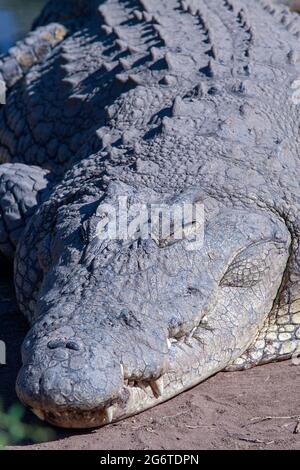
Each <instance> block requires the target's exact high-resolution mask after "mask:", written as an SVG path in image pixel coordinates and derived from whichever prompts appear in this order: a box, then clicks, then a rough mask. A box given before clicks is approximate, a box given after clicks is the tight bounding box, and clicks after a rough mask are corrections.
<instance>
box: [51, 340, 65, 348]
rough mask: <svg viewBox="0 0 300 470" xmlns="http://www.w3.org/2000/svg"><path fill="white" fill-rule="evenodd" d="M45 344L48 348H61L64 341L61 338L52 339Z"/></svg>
mask: <svg viewBox="0 0 300 470" xmlns="http://www.w3.org/2000/svg"><path fill="white" fill-rule="evenodd" d="M47 346H48V348H49V349H57V348H63V347H64V346H65V342H64V341H63V340H62V339H52V340H50V341H49V342H48V344H47Z"/></svg>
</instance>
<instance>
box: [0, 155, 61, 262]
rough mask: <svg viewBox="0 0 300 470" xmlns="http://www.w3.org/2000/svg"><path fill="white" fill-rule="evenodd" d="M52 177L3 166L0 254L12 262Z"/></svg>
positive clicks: (31, 169) (0, 173)
mask: <svg viewBox="0 0 300 470" xmlns="http://www.w3.org/2000/svg"><path fill="white" fill-rule="evenodd" d="M52 184H53V181H52V178H51V175H50V173H49V172H48V171H47V170H44V169H42V168H39V167H34V166H27V165H22V164H18V163H14V164H10V163H7V164H3V165H1V166H0V252H1V253H2V254H3V255H4V256H5V257H6V258H9V259H12V258H13V256H14V253H15V249H16V246H17V243H18V241H19V239H20V237H21V235H22V233H23V229H24V228H25V226H26V223H27V221H28V220H29V218H30V217H31V216H32V214H33V213H34V212H35V210H36V208H37V207H38V205H39V204H40V203H41V202H42V201H43V200H44V198H45V197H47V195H49V191H50V190H51V187H52Z"/></svg>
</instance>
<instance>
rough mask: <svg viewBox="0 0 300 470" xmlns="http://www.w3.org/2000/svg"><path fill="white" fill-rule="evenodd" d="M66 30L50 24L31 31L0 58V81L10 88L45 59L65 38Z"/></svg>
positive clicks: (56, 24)
mask: <svg viewBox="0 0 300 470" xmlns="http://www.w3.org/2000/svg"><path fill="white" fill-rule="evenodd" d="M66 34H67V30H66V28H65V27H64V26H62V25H61V24H58V23H51V24H48V25H47V26H42V27H39V28H37V29H36V30H35V31H32V32H31V33H29V34H28V36H26V37H25V39H23V40H22V41H19V42H17V44H16V45H15V46H14V47H12V48H11V49H10V50H9V51H8V54H6V55H4V56H3V57H1V58H0V79H1V80H3V81H4V82H5V84H6V87H7V89H9V88H11V87H12V86H13V85H14V84H15V83H16V82H17V81H18V80H20V79H21V78H22V77H23V76H24V75H25V74H26V72H28V70H29V69H30V68H31V67H32V66H33V65H34V64H37V63H40V62H42V61H43V60H45V59H46V57H47V55H48V54H49V52H50V51H51V50H52V49H53V48H54V47H55V46H56V45H57V44H59V43H60V42H61V41H62V40H63V39H64V38H65V36H66Z"/></svg>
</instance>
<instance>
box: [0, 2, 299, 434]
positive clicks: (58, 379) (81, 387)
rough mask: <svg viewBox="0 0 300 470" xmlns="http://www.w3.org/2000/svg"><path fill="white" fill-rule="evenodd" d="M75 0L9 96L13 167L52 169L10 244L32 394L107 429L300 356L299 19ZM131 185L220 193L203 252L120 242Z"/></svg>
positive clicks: (267, 12) (213, 199) (51, 15)
mask: <svg viewBox="0 0 300 470" xmlns="http://www.w3.org/2000/svg"><path fill="white" fill-rule="evenodd" d="M67 3H68V6H67V7H66V8H67V9H66V12H65V14H64V12H58V11H57V10H56V8H55V2H50V4H49V5H48V7H46V9H45V11H44V13H43V14H42V15H41V17H40V19H39V20H38V22H37V25H38V26H39V27H41V28H43V27H47V26H43V25H46V24H47V22H48V21H51V22H58V23H61V26H62V27H65V28H66V29H67V35H66V37H65V39H64V40H63V41H62V42H61V43H60V44H58V45H56V46H54V49H53V51H52V52H49V53H48V56H47V59H46V60H42V62H41V63H40V64H35V65H33V66H32V67H31V69H30V70H29V71H26V73H25V74H24V77H23V78H20V79H19V81H18V83H17V84H16V85H15V86H14V87H13V88H12V89H11V91H10V94H9V96H8V102H7V105H6V106H4V107H3V109H2V114H1V118H0V119H1V122H2V128H3V131H2V133H1V136H0V155H2V159H3V161H6V162H7V161H9V162H12V163H14V164H18V165H20V164H21V165H24V164H31V165H37V166H39V167H40V168H39V169H37V170H36V173H35V174H34V175H33V176H32V177H33V178H34V179H35V181H36V184H35V185H34V188H32V185H31V189H30V188H29V189H28V185H26V184H25V182H24V181H25V179H23V180H22V182H20V181H19V182H18V184H19V186H20V187H21V190H20V192H21V194H22V198H25V200H27V199H26V198H28V201H32V200H34V201H36V212H35V214H34V215H32V214H30V217H29V216H27V211H26V208H25V214H24V208H23V213H22V214H21V212H22V211H21V210H19V209H18V205H17V206H16V207H15V212H14V214H15V216H14V219H17V220H18V221H19V222H20V225H19V228H20V226H21V227H23V231H22V230H21V232H22V234H21V233H20V235H19V237H20V239H19V241H16V240H15V238H14V239H12V235H11V234H13V233H15V232H14V231H13V227H12V226H11V219H9V218H7V220H5V224H4V223H3V224H2V225H0V235H1V237H0V242H1V240H2V239H5V240H6V241H5V243H6V246H7V243H8V242H9V243H10V246H14V245H17V252H16V256H15V285H16V292H17V297H18V302H19V305H20V309H21V310H22V312H23V313H24V314H25V315H26V317H27V318H28V320H29V322H30V324H31V330H30V332H29V333H28V336H27V338H26V339H25V341H24V346H23V367H22V369H21V371H20V374H19V377H18V380H17V391H18V394H19V397H20V399H21V400H22V401H23V402H24V403H25V404H27V405H28V406H29V407H31V408H32V409H33V411H34V412H35V413H36V414H37V415H38V416H40V417H41V418H45V419H47V420H48V421H49V422H51V423H53V424H56V425H58V426H63V427H94V426H100V425H103V424H106V423H108V422H111V421H115V420H118V419H120V418H123V417H126V416H129V415H131V414H134V413H137V412H140V411H142V410H145V409H146V408H149V407H151V406H154V405H156V404H158V403H160V402H162V401H164V400H166V399H168V398H170V397H172V396H174V395H176V394H177V393H180V392H182V391H183V390H186V389H187V388H189V387H192V386H193V385H195V384H197V383H199V382H201V381H202V380H204V379H206V378H207V377H209V376H211V375H212V374H215V373H216V372H218V371H220V370H225V369H244V368H246V367H251V366H253V365H256V364H261V363H265V362H269V361H272V360H279V359H284V358H289V357H291V355H292V354H295V353H296V352H297V351H300V344H299V339H300V328H299V325H300V318H299V313H298V312H299V310H300V305H299V303H300V302H299V280H300V267H299V261H300V257H299V247H298V241H299V230H300V222H299V220H300V218H299V209H300V205H299V196H300V190H299V183H298V171H299V170H298V168H299V157H298V148H299V147H298V146H299V108H298V105H297V101H296V100H295V97H294V99H293V93H295V89H294V88H293V86H294V84H295V81H296V80H298V79H299V76H300V64H299V36H300V20H299V18H298V16H296V15H293V14H291V13H290V12H289V11H288V10H284V11H283V9H282V7H276V8H273V7H271V6H270V4H269V3H267V2H265V1H261V0H252V1H251V2H249V1H246V0H214V1H211V0H210V1H205V0H202V1H201V0H185V1H180V0H167V1H166V0H165V1H156V0H147V1H142V0H136V1H125V0H119V1H117V0H106V1H102V2H99V1H90V2H79V3H78V4H77V3H76V2H73V3H72V2H71V3H70V2H67ZM84 6H86V7H87V8H88V9H87V10H85V11H86V13H85V14H84V15H83V16H82V17H80V19H79V16H78V10H77V7H78V8H79V9H81V8H84ZM73 7H74V9H73ZM79 21H80V23H81V24H80V26H79ZM82 23H83V24H82ZM24 166H25V165H24ZM1 171H2V174H3V176H2V177H3V178H4V180H5V181H7V174H8V172H9V171H10V172H12V171H13V170H12V167H11V166H10V167H9V168H8V167H7V164H5V165H2V167H1V170H0V174H1ZM49 172H50V173H49ZM25 174H27V178H28V171H27V173H26V171H25ZM30 174H31V172H30ZM14 175H15V173H14ZM5 178H6V179H5ZM49 178H50V179H49ZM0 181H1V180H0ZM6 184H7V183H6ZM11 187H12V188H13V187H14V186H13V185H12V186H10V187H9V188H8V194H10V191H12V189H11ZM29 187H30V185H29ZM0 188H1V183H0ZM27 194H29V195H27ZM24 195H25V196H24ZM0 196H1V191H0ZM124 196H127V197H128V205H129V208H131V207H132V206H133V205H134V204H135V203H137V202H138V203H144V204H146V205H149V204H150V203H159V204H164V203H165V204H175V203H176V204H179V205H180V204H183V203H186V202H189V203H193V202H201V203H203V204H204V207H205V242H204V246H203V248H202V249H201V250H194V251H191V250H190V249H189V245H188V242H187V241H186V240H181V241H180V240H178V241H177V242H176V243H174V240H171V239H168V238H166V239H164V240H157V239H154V238H149V239H147V240H144V239H141V238H140V239H139V238H137V239H135V240H132V241H128V240H125V239H120V240H116V241H114V240H109V241H106V242H105V241H101V240H100V238H99V237H98V236H97V226H98V223H99V222H100V221H101V210H103V211H104V208H105V205H106V204H107V203H109V204H110V205H112V206H114V207H117V203H118V197H124ZM3 198H4V203H3V202H2V200H1V199H0V207H2V208H3V205H4V206H5V203H6V204H7V202H6V200H5V197H4V196H3ZM15 202H16V201H15ZM17 202H18V201H17ZM29 205H30V207H31V209H32V204H29ZM26 207H27V206H26ZM2 210H3V209H2ZM21 215H22V217H21ZM28 220H29V221H28ZM0 221H1V219H0ZM21 222H22V224H21ZM192 229H193V230H195V231H196V230H197V226H195V227H194V226H193V228H192ZM3 246H4V245H3ZM0 248H1V249H2V251H5V250H4V249H3V248H2V247H1V243H0Z"/></svg>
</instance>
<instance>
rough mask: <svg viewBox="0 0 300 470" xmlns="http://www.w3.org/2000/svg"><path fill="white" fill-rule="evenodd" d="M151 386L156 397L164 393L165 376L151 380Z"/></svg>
mask: <svg viewBox="0 0 300 470" xmlns="http://www.w3.org/2000/svg"><path fill="white" fill-rule="evenodd" d="M150 387H151V390H152V392H153V394H154V396H155V398H159V397H161V396H162V395H163V393H164V383H163V378H162V377H161V378H160V379H158V380H151V382H150Z"/></svg>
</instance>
